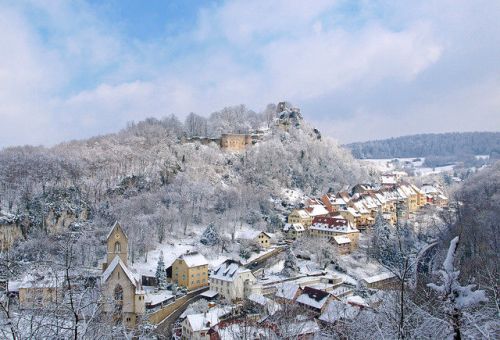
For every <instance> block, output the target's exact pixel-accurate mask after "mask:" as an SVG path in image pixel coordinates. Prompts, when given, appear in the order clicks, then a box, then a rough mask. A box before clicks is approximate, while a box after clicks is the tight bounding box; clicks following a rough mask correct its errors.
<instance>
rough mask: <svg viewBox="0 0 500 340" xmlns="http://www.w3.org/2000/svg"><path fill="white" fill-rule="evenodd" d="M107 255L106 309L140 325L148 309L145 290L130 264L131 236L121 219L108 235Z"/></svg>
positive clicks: (128, 323)
mask: <svg viewBox="0 0 500 340" xmlns="http://www.w3.org/2000/svg"><path fill="white" fill-rule="evenodd" d="M106 244H107V256H106V263H104V265H103V270H104V272H103V273H102V276H101V285H102V290H103V296H104V297H105V303H104V306H103V309H104V311H105V312H107V313H110V314H112V315H113V318H114V319H115V321H117V322H123V324H124V325H125V326H126V327H128V328H133V327H135V326H136V325H137V322H138V321H139V320H140V317H141V316H142V315H143V314H144V312H145V309H146V308H145V302H144V290H143V289H142V285H141V282H140V280H138V279H137V278H136V277H135V275H134V274H133V273H132V271H130V269H129V268H128V267H127V258H128V237H127V235H126V234H125V232H124V230H123V229H122V227H121V226H120V224H119V223H118V222H115V224H114V225H113V227H112V228H111V231H110V233H109V234H108V236H107V240H106Z"/></svg>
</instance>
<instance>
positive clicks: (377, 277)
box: [363, 273, 395, 283]
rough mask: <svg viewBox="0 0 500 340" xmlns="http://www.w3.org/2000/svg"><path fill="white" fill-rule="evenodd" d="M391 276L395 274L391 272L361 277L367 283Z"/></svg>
mask: <svg viewBox="0 0 500 340" xmlns="http://www.w3.org/2000/svg"><path fill="white" fill-rule="evenodd" d="M393 277H395V275H394V274H393V273H381V274H377V275H373V276H369V277H365V278H363V280H364V281H366V282H368V283H375V282H379V281H383V280H387V279H391V278H393Z"/></svg>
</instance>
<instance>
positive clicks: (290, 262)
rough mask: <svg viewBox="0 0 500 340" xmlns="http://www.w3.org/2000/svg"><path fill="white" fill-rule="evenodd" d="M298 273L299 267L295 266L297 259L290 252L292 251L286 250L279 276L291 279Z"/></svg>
mask: <svg viewBox="0 0 500 340" xmlns="http://www.w3.org/2000/svg"><path fill="white" fill-rule="evenodd" d="M298 272H299V266H298V265H297V258H296V257H295V254H294V253H293V252H292V249H290V248H288V249H287V250H286V253H285V263H284V266H283V270H282V271H281V274H283V275H284V276H287V277H292V276H294V275H295V274H296V273H298Z"/></svg>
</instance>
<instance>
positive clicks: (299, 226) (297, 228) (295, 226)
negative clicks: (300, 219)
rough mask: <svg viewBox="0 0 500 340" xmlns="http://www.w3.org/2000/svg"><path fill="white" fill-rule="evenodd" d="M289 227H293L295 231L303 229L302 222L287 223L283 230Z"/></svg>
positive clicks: (287, 229)
mask: <svg viewBox="0 0 500 340" xmlns="http://www.w3.org/2000/svg"><path fill="white" fill-rule="evenodd" d="M290 229H293V230H295V231H304V230H305V228H304V225H303V224H302V223H287V224H285V226H284V227H283V231H289V230H290Z"/></svg>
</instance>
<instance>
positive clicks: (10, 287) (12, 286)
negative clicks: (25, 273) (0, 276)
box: [7, 281, 22, 292]
mask: <svg viewBox="0 0 500 340" xmlns="http://www.w3.org/2000/svg"><path fill="white" fill-rule="evenodd" d="M21 283H22V282H21V281H9V282H7V291H8V292H18V291H19V287H20V286H21Z"/></svg>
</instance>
